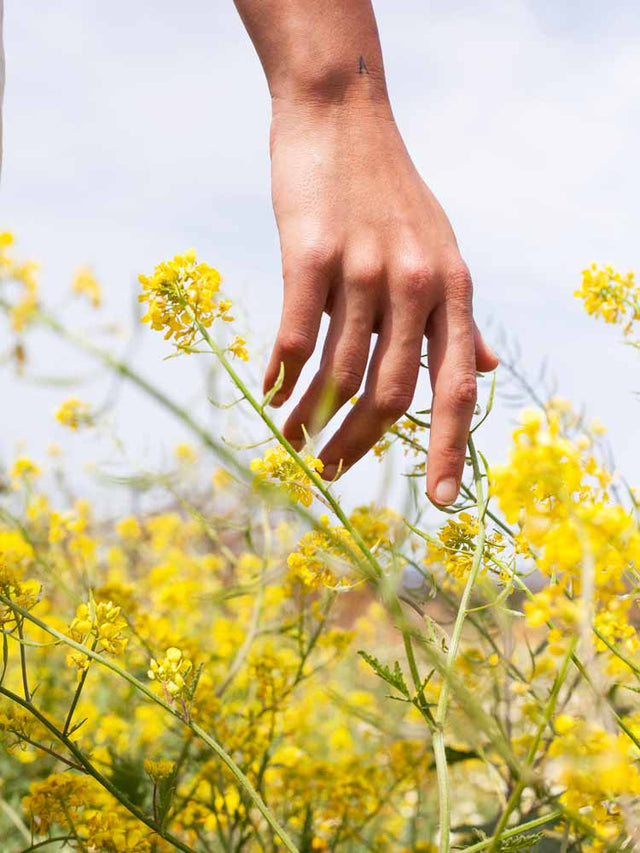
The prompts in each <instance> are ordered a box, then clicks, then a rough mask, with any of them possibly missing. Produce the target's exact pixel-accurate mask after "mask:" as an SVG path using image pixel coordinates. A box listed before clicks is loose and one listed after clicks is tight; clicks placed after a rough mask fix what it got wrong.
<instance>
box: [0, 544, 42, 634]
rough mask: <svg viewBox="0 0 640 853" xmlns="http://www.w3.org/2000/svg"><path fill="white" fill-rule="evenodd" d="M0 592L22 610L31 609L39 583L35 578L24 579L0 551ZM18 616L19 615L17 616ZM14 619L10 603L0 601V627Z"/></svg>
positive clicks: (18, 568)
mask: <svg viewBox="0 0 640 853" xmlns="http://www.w3.org/2000/svg"><path fill="white" fill-rule="evenodd" d="M0 594H2V595H3V596H4V597H5V598H6V599H9V601H10V602H12V603H14V604H17V605H18V607H21V608H22V609H23V610H32V609H33V608H34V607H35V605H36V604H37V603H38V601H39V600H40V594H41V585H40V583H39V582H38V581H37V580H33V579H31V580H29V579H27V580H25V579H23V578H22V577H21V569H20V567H19V565H16V564H15V563H14V564H13V566H11V565H10V564H9V563H8V561H7V559H6V555H5V554H3V553H2V552H1V551H0ZM18 618H20V617H18ZM15 621H16V612H15V610H14V609H13V608H12V607H11V604H5V603H4V602H0V628H5V627H6V626H9V625H11V623H13V622H15Z"/></svg>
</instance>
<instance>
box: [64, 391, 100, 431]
mask: <svg viewBox="0 0 640 853" xmlns="http://www.w3.org/2000/svg"><path fill="white" fill-rule="evenodd" d="M56 420H57V421H58V423H61V424H62V425H63V426H67V427H69V429H72V430H78V429H80V428H81V427H90V426H93V424H94V416H93V415H92V413H91V408H90V407H89V405H88V404H87V403H83V402H82V400H79V399H78V398H77V397H69V399H68V400H65V401H64V403H62V405H61V406H60V408H59V409H58V411H57V412H56Z"/></svg>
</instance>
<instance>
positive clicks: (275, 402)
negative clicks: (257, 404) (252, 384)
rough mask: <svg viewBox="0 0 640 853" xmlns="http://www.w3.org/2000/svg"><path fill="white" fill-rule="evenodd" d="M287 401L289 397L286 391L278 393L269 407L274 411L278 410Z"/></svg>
mask: <svg viewBox="0 0 640 853" xmlns="http://www.w3.org/2000/svg"><path fill="white" fill-rule="evenodd" d="M286 399H287V395H286V394H285V393H284V391H278V393H277V394H274V395H273V397H272V398H271V400H270V401H269V405H270V406H271V407H272V408H273V409H277V408H279V407H280V406H281V405H282V404H283V403H284V402H285V400H286Z"/></svg>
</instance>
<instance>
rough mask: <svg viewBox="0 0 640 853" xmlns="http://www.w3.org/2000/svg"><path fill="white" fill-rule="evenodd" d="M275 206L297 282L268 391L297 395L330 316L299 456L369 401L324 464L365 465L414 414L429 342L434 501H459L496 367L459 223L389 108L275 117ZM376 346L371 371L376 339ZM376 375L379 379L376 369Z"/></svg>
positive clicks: (292, 110) (306, 398) (291, 426)
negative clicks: (481, 382)
mask: <svg viewBox="0 0 640 853" xmlns="http://www.w3.org/2000/svg"><path fill="white" fill-rule="evenodd" d="M271 162H272V195H273V206H274V210H275V215H276V220H277V224H278V230H279V233H280V244H281V250H282V266H283V277H284V306H283V312H282V319H281V323H280V329H279V332H278V336H277V339H276V342H275V345H274V348H273V352H272V355H271V359H270V362H269V365H268V368H267V371H266V375H265V380H264V386H265V392H266V391H267V390H269V389H270V388H272V387H273V385H274V383H275V381H276V379H277V377H278V373H279V370H280V364H281V363H283V364H284V371H285V372H284V383H283V385H282V388H281V390H280V391H279V392H278V393H277V395H276V396H275V397H274V400H273V401H272V402H273V405H276V406H278V405H281V404H282V403H284V402H285V400H287V399H288V398H289V397H290V395H291V394H292V392H293V390H294V387H295V385H296V382H297V380H298V377H299V375H300V372H301V370H302V367H303V366H304V364H305V362H306V361H307V360H308V358H309V357H310V356H311V354H312V353H313V351H314V348H315V345H316V341H317V337H318V331H319V327H320V320H321V317H322V313H323V311H326V312H327V313H328V314H329V315H330V316H331V321H330V324H329V330H328V332H327V337H326V340H325V342H324V348H323V351H322V359H321V362H320V367H319V369H318V372H317V373H316V375H315V376H314V378H313V380H312V381H311V384H310V385H309V387H308V388H307V390H306V391H305V392H304V394H303V395H302V397H301V399H300V401H299V403H298V404H297V406H296V407H295V409H294V410H293V412H292V413H291V415H290V416H289V418H288V420H287V422H286V424H285V426H284V428H283V432H284V435H285V436H286V437H287V438H288V439H289V440H290V441H291V442H292V444H294V446H296V447H298V448H300V447H301V446H302V445H303V444H304V432H303V425H304V427H305V429H306V430H307V431H308V433H309V434H310V435H313V434H315V433H317V432H318V431H319V430H320V429H322V428H323V427H324V426H325V425H326V423H327V422H328V421H329V420H330V419H331V418H332V417H333V415H334V414H335V413H336V412H337V411H338V410H339V409H340V408H341V407H342V406H343V405H344V404H345V403H346V402H347V401H348V400H350V399H351V398H352V397H353V396H354V395H355V394H356V393H357V392H358V390H359V389H360V386H361V384H362V381H363V378H364V376H365V371H366V381H365V385H364V391H363V393H362V394H361V396H360V397H359V399H358V401H357V403H356V404H355V405H354V406H353V408H352V409H351V410H350V411H349V413H348V414H347V416H346V418H345V419H344V422H343V424H342V425H341V426H340V427H339V428H338V430H337V431H336V433H335V434H334V435H333V437H332V438H331V439H330V441H329V442H328V444H327V445H326V446H325V447H324V449H323V450H322V452H321V453H320V458H321V459H322V460H323V462H324V464H325V468H324V472H323V477H325V478H326V479H332V478H333V477H334V476H335V475H336V472H337V471H338V470H341V471H345V470H347V469H348V468H350V467H351V466H352V465H353V464H354V463H355V462H357V460H358V459H360V458H361V457H362V456H363V455H364V454H365V453H366V452H367V451H368V450H369V449H370V448H371V447H372V446H373V445H374V444H375V443H376V441H378V439H379V438H380V437H381V436H382V435H383V434H384V433H385V432H386V430H387V429H388V428H389V427H390V426H391V425H392V424H393V423H394V422H395V421H396V420H397V419H398V418H399V417H401V416H402V415H403V414H404V413H405V412H406V411H407V409H408V408H409V407H410V405H411V402H412V400H413V395H414V391H415V386H416V381H417V377H418V370H419V365H420V357H421V353H422V350H423V346H424V336H425V335H426V336H427V338H428V362H429V374H430V380H431V386H432V389H433V404H432V415H431V432H430V440H429V458H428V466H427V493H428V495H429V497H430V498H431V500H432V501H434V502H435V503H437V504H441V505H446V504H450V503H452V502H453V501H454V500H455V498H456V496H457V494H458V491H459V488H460V481H461V478H462V470H463V466H464V459H465V453H466V443H467V436H468V432H469V426H470V422H471V417H472V415H473V411H474V407H475V402H476V370H478V371H481V372H483V371H489V370H493V369H494V368H495V367H496V366H497V363H498V360H497V357H496V356H495V354H494V353H493V352H492V351H491V349H490V348H489V347H488V346H487V345H486V344H485V343H484V341H483V340H482V337H481V335H480V333H479V332H478V330H477V328H476V327H475V324H474V321H473V315H472V287H471V278H470V276H469V272H468V270H467V267H466V265H465V264H464V262H463V260H462V258H461V257H460V252H459V250H458V246H457V243H456V239H455V236H454V234H453V231H452V229H451V225H450V224H449V221H448V219H447V217H446V215H445V213H444V211H443V210H442V208H441V207H440V205H439V204H438V202H437V201H436V199H435V197H434V196H433V194H432V193H431V191H430V190H429V188H428V187H427V186H426V184H425V183H424V182H423V181H422V179H421V178H420V176H419V174H418V173H417V171H416V169H415V167H414V165H413V163H412V161H411V159H410V157H409V155H408V153H407V150H406V148H405V146H404V143H403V141H402V138H401V137H400V134H399V132H398V129H397V127H396V124H395V122H394V120H393V117H392V115H391V111H390V109H386V108H380V107H376V108H372V107H371V106H370V105H367V106H365V105H361V104H357V105H354V104H348V103H344V104H342V103H339V104H328V105H314V106H301V105H300V104H284V103H279V104H276V106H275V107H274V117H273V124H272V130H271ZM373 333H377V342H376V344H375V347H374V350H373V354H372V356H371V360H370V361H369V350H370V343H371V336H372V334H373ZM368 361H369V366H368V369H367V362H368Z"/></svg>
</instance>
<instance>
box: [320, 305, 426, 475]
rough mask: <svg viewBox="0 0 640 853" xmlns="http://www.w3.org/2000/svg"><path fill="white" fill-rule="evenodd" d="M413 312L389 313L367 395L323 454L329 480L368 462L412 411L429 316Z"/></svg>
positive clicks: (403, 309) (407, 307)
mask: <svg viewBox="0 0 640 853" xmlns="http://www.w3.org/2000/svg"><path fill="white" fill-rule="evenodd" d="M411 308H412V306H411V305H410V304H409V303H405V304H403V305H401V307H400V308H398V307H396V308H395V309H394V307H393V306H391V307H390V308H389V310H388V311H387V313H386V316H385V318H384V320H383V324H382V329H381V331H380V334H379V336H378V341H377V343H376V347H375V350H374V352H373V356H372V358H371V364H370V367H369V372H368V374H367V382H366V385H365V390H364V393H363V394H362V396H361V397H360V399H359V400H358V402H357V403H356V404H355V406H354V407H353V409H352V410H351V411H350V412H349V414H348V415H347V417H346V418H345V420H344V423H343V424H342V426H341V427H340V428H339V429H338V431H337V432H336V434H335V435H334V436H333V437H332V438H331V439H330V441H329V442H328V444H327V445H326V446H325V448H324V449H323V450H322V452H321V454H320V458H321V459H322V461H323V462H324V464H325V467H324V471H323V473H322V476H323V477H324V478H325V479H327V480H331V479H333V478H334V477H335V475H336V473H337V472H338V471H339V470H340V471H345V470H347V469H348V468H350V467H351V466H352V465H353V464H354V463H355V462H357V461H358V459H360V458H361V457H362V456H364V454H365V453H366V452H367V451H368V450H369V449H370V448H371V447H373V445H374V444H375V443H376V442H377V441H378V440H379V439H380V438H381V437H382V436H383V435H384V433H385V432H386V431H387V430H388V429H389V427H390V426H391V425H392V424H393V423H394V422H395V421H396V420H398V418H399V417H401V416H402V415H403V414H404V413H405V412H406V411H407V409H408V408H409V406H410V405H411V401H412V400H413V392H414V390H415V386H416V381H417V378H418V370H419V367H420V354H421V349H422V346H423V341H424V327H425V313H424V312H423V311H422V310H411ZM414 308H415V306H414Z"/></svg>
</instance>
